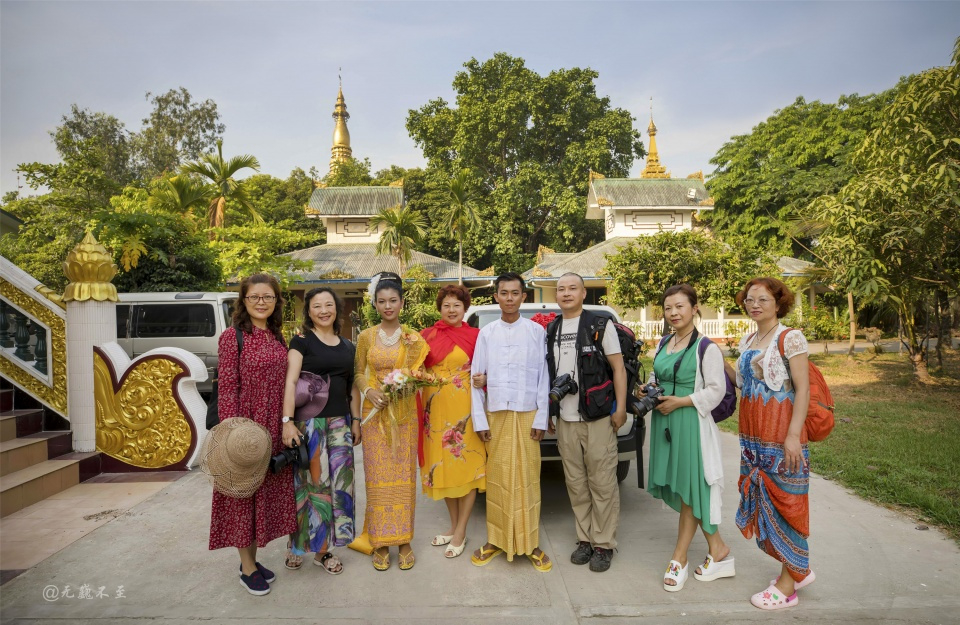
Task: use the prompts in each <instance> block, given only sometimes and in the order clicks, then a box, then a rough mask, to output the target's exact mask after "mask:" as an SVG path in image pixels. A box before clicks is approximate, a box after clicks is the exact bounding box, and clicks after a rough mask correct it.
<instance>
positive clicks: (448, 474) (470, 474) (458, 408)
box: [420, 285, 487, 558]
mask: <svg viewBox="0 0 960 625" xmlns="http://www.w3.org/2000/svg"><path fill="white" fill-rule="evenodd" d="M469 307H470V291H468V290H467V289H466V288H464V287H463V286H458V285H449V286H445V287H443V288H442V289H440V293H439V294H438V295H437V309H438V310H439V311H440V320H439V321H437V323H436V324H434V325H432V326H430V327H429V328H425V329H424V330H423V331H422V332H421V334H422V335H423V338H424V339H426V342H427V345H429V346H430V353H429V354H428V355H427V360H426V361H425V363H424V364H425V365H426V367H427V371H428V373H431V374H433V375H434V376H436V377H437V378H439V379H441V380H443V382H444V383H443V385H442V386H440V387H428V388H425V389H423V391H422V394H421V396H420V397H421V400H422V401H421V403H422V404H423V409H422V411H421V416H420V419H421V427H422V430H421V433H422V436H421V439H420V440H421V443H422V448H423V449H422V455H421V458H420V466H421V470H420V479H421V481H422V483H423V492H424V493H425V494H426V495H428V496H429V497H430V498H431V499H434V500H439V499H443V500H444V501H445V502H446V504H447V511H448V512H449V513H450V530H449V531H448V532H447V533H446V534H439V535H437V536H436V537H434V539H433V542H432V544H433V545H437V546H441V545H447V548H446V550H445V551H444V555H445V556H446V557H448V558H456V557H457V556H459V555H460V554H461V553H463V548H464V545H466V544H467V522H468V521H469V520H470V512H471V511H472V510H473V504H474V502H475V501H476V499H477V491H478V490H481V491H483V490H486V484H487V481H486V464H487V452H486V449H485V448H484V445H483V441H481V440H480V438H479V437H478V436H477V434H476V432H474V431H473V421H472V420H471V419H470V363H471V361H472V359H473V349H474V347H475V346H476V344H477V335H478V334H479V333H480V330H479V329H477V328H471V327H470V326H468V325H466V324H464V323H463V316H464V314H465V313H466V312H467V308H469Z"/></svg>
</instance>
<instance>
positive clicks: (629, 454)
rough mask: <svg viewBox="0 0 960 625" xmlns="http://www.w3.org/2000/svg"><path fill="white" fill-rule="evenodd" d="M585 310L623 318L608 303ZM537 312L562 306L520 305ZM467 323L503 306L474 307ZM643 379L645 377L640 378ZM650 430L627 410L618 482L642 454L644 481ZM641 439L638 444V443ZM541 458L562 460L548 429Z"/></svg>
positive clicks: (481, 322) (493, 315)
mask: <svg viewBox="0 0 960 625" xmlns="http://www.w3.org/2000/svg"><path fill="white" fill-rule="evenodd" d="M583 308H584V310H589V311H590V312H591V313H593V314H595V315H598V316H601V317H609V318H611V319H613V320H614V321H616V322H619V321H620V317H619V316H618V315H617V313H616V311H614V310H613V309H612V308H610V307H609V306H593V305H590V304H584V306H583ZM537 313H542V314H544V315H549V314H550V313H556V314H557V316H560V315H562V314H563V313H562V312H561V310H560V305H559V304H556V303H540V304H521V305H520V314H521V315H522V316H524V317H526V318H527V319H530V318H531V317H533V316H534V315H536V314H537ZM464 318H465V319H466V322H467V324H468V325H471V326H473V327H474V328H482V327H483V326H485V325H487V324H488V323H490V322H491V321H494V320H496V319H499V318H500V306H498V305H497V304H484V305H482V306H471V307H470V308H469V309H468V310H467V313H466V315H465V317H464ZM639 381H640V382H643V380H639ZM638 427H639V428H640V431H639V432H637V431H636V430H637V428H638ZM646 433H647V426H646V422H645V421H644V420H643V419H637V418H636V417H635V416H634V415H632V414H630V413H629V412H628V413H627V421H626V423H624V424H623V426H622V427H621V428H620V430H619V431H618V432H617V451H618V454H619V455H618V462H617V481H618V482H622V481H623V480H624V479H626V477H627V472H628V471H629V470H630V461H631V460H633V459H635V458H637V457H638V454H639V464H638V465H637V471H638V472H639V473H640V479H641V483H642V480H643V440H644V437H645V436H646ZM638 442H639V446H638ZM540 457H541V459H542V460H560V452H559V450H558V449H557V435H556V434H550V433H549V432H548V433H547V434H546V435H545V436H544V437H543V440H542V441H540Z"/></svg>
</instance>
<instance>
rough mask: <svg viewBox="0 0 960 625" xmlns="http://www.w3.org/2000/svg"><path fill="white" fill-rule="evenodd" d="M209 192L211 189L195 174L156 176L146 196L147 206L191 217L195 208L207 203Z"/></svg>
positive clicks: (204, 205)
mask: <svg viewBox="0 0 960 625" xmlns="http://www.w3.org/2000/svg"><path fill="white" fill-rule="evenodd" d="M211 193H212V189H211V188H210V187H209V186H208V185H205V184H203V182H201V181H200V180H199V179H198V178H197V177H196V176H190V175H186V174H182V175H179V176H172V177H170V178H157V180H156V181H155V182H154V185H153V188H152V189H151V192H150V197H149V198H147V208H149V209H152V210H161V211H166V212H168V213H178V214H180V215H184V216H185V217H192V216H193V211H194V210H195V209H198V208H203V207H206V206H208V205H209V203H210V195H211Z"/></svg>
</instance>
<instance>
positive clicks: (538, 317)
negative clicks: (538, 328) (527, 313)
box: [530, 312, 557, 330]
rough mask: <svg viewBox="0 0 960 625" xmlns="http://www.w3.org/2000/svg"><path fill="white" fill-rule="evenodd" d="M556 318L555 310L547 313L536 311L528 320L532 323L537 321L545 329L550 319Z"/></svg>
mask: <svg viewBox="0 0 960 625" xmlns="http://www.w3.org/2000/svg"><path fill="white" fill-rule="evenodd" d="M556 318H557V313H555V312H552V313H547V314H543V313H537V314H535V315H534V316H533V317H530V321H532V322H534V323H539V324H540V325H542V326H543V329H544V330H546V329H547V324H549V323H550V322H551V321H553V320H554V319H556Z"/></svg>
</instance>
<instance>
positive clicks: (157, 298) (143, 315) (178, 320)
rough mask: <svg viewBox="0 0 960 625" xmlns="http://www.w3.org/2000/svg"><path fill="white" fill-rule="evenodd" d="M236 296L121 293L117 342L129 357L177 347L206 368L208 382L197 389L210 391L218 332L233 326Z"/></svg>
mask: <svg viewBox="0 0 960 625" xmlns="http://www.w3.org/2000/svg"><path fill="white" fill-rule="evenodd" d="M237 297H238V294H237V293H229V292H228V293H120V302H119V303H118V304H117V343H119V344H120V346H121V347H122V348H123V349H124V350H125V351H126V352H127V355H128V356H129V357H130V358H136V357H137V356H140V355H141V354H143V353H145V352H148V351H150V350H151V349H154V348H156V347H180V348H183V349H185V350H187V351H188V352H192V353H194V354H196V355H197V356H198V357H199V358H200V360H202V361H203V362H204V364H205V365H206V366H207V375H208V378H207V381H206V382H204V383H202V384H198V385H197V390H199V391H200V392H201V393H204V394H207V393H210V391H211V390H212V384H213V382H212V381H213V379H214V378H215V377H216V376H215V375H214V370H215V369H216V367H217V363H218V361H219V357H218V356H217V344H218V341H219V340H220V333H221V332H223V331H224V330H225V329H227V328H229V327H230V326H231V325H232V322H231V319H232V318H233V309H234V306H236V304H237Z"/></svg>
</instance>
